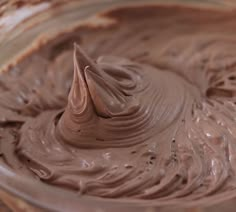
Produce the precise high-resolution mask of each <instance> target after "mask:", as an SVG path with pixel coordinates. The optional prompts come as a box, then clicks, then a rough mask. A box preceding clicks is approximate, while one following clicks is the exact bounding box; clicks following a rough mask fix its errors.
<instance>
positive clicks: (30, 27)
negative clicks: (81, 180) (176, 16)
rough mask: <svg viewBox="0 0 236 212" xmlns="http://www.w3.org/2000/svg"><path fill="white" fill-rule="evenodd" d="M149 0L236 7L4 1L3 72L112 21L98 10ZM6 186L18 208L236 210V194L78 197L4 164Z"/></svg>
mask: <svg viewBox="0 0 236 212" xmlns="http://www.w3.org/2000/svg"><path fill="white" fill-rule="evenodd" d="M12 2H13V3H12ZM14 2H15V3H14ZM19 2H21V3H19ZM22 2H23V3H22ZM143 4H145V5H146V4H151V5H154V4H164V5H166V4H168V5H170V4H175V5H185V6H186V5H187V6H189V7H203V8H215V9H221V10H222V9H224V10H232V9H233V8H234V7H235V4H234V2H233V1H230V0H228V1H226V0H224V1H223V0H222V1H216V0H215V1H213V0H212V1H210V0H208V1H207V0H206V1H204V0H145V1H142V0H97V1H96V0H94V1H92V0H86V1H82V0H81V1H65V0H64V1H63V0H60V1H56V2H55V1H48V0H45V1H27V2H24V1H7V2H6V3H5V4H4V3H3V5H1V4H0V5H1V10H2V11H1V10H0V15H1V18H0V28H1V32H0V50H1V54H0V70H1V71H4V70H8V69H9V68H11V67H13V66H14V64H15V63H16V62H17V61H19V60H21V59H22V57H24V56H27V53H28V50H29V47H31V48H35V49H37V48H39V47H38V45H37V43H38V42H40V43H41V44H43V43H47V42H48V41H49V40H52V39H53V38H54V37H55V36H56V35H58V34H60V32H61V31H68V32H70V30H73V28H75V27H78V26H79V25H80V24H83V23H84V22H86V21H87V20H90V21H91V20H93V22H94V24H95V25H97V24H98V25H100V24H103V23H105V22H106V21H107V20H102V19H97V18H94V15H95V14H97V13H101V12H105V11H107V10H110V9H112V8H117V7H123V6H137V5H143ZM13 61H14V62H13ZM0 188H1V189H0V199H1V200H2V201H3V202H4V203H5V204H6V205H8V207H9V208H11V209H12V210H13V211H81V212H120V211H123V212H132V211H135V212H157V211H159V212H164V211H165V212H172V211H174V212H182V211H184V212H203V211H204V212H206V211H214V212H220V211H229V212H230V211H232V212H233V211H235V207H236V199H234V198H235V197H234V196H232V197H231V199H228V200H224V198H221V200H222V201H221V202H219V201H215V203H214V204H211V205H208V203H207V202H205V203H204V204H203V203H201V202H198V201H193V202H181V203H174V202H173V204H165V203H158V202H156V203H153V202H152V203H150V202H148V201H146V202H145V201H140V203H136V202H132V201H126V202H124V201H122V200H119V199H117V200H116V199H114V200H111V199H109V200H107V199H102V198H98V197H89V196H82V197H78V195H77V194H76V193H74V192H71V191H68V190H63V189H60V188H56V187H53V186H50V185H46V184H44V183H41V182H38V181H37V182H36V181H33V180H32V179H27V178H26V177H19V176H17V175H16V174H14V172H13V171H12V170H11V169H10V168H9V167H5V166H4V165H2V164H1V163H0ZM23 188H24V189H23ZM32 188H34V189H33V190H32ZM209 202H211V203H212V201H209Z"/></svg>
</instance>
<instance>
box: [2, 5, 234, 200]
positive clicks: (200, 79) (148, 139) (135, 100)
mask: <svg viewBox="0 0 236 212" xmlns="http://www.w3.org/2000/svg"><path fill="white" fill-rule="evenodd" d="M173 11H175V13H174V14H175V15H174V14H173ZM199 14H200V15H199ZM233 16H234V13H233V12H232V13H226V12H222V11H221V12H220V11H207V10H206V11H204V10H200V9H196V10H193V9H190V8H189V9H187V8H181V7H180V8H176V7H152V8H151V7H143V8H123V9H118V10H115V11H112V12H110V13H107V14H106V17H109V18H112V19H115V20H116V24H114V25H112V26H107V27H106V28H89V27H84V28H79V29H78V30H76V31H75V32H73V33H72V34H73V35H71V34H69V35H66V36H65V37H64V38H58V40H56V42H54V43H53V42H52V43H51V44H48V45H45V46H43V47H41V50H40V51H38V52H36V53H32V55H30V56H29V57H28V58H26V59H25V61H23V62H22V63H21V64H19V65H18V66H16V67H14V68H13V69H12V70H10V71H9V72H7V73H2V75H1V78H0V88H1V91H2V92H1V94H0V124H1V134H0V135H1V142H0V150H1V152H0V154H1V156H0V157H1V160H2V161H3V162H4V164H6V165H8V166H9V167H11V168H12V169H13V170H14V171H15V172H16V173H18V174H20V175H23V176H31V177H32V178H35V179H37V180H41V181H43V182H45V183H48V184H52V185H55V186H60V187H63V188H66V189H71V190H75V191H77V192H79V193H80V194H87V195H93V196H99V197H106V198H128V199H136V200H137V199H149V200H150V199H154V200H157V199H158V200H159V201H161V200H169V199H170V200H173V199H187V200H195V199H199V198H204V197H207V196H210V195H217V194H222V193H224V192H236V191H235V189H236V178H235V171H236V158H235V155H236V142H235V141H236V140H235V139H236V120H235V114H236V106H235V102H236V99H235V94H236V93H235V92H236V89H235V85H236V74H235V61H236V60H235V53H236V52H235V38H234V33H233V27H232V26H233V24H234V22H233V21H232V20H233V19H232V17H233ZM218 24H221V25H222V26H224V32H222V30H220V29H219V26H218ZM234 31H235V30H234ZM75 35H79V37H76V36H75ZM111 35H113V36H111ZM73 42H77V43H78V44H74V47H73V46H72V45H71V43H73ZM59 47H60V48H59ZM72 49H73V50H72Z"/></svg>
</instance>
